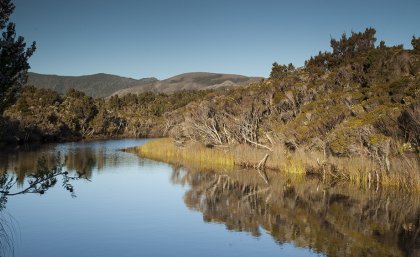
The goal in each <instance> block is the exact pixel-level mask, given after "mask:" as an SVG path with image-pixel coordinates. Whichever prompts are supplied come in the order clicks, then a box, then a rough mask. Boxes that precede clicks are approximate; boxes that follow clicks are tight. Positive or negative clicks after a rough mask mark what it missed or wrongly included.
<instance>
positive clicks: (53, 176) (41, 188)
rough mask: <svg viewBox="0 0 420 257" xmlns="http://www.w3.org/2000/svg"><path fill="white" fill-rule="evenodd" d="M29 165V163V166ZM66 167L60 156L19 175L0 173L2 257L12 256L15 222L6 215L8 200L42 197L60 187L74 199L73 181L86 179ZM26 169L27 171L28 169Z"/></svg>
mask: <svg viewBox="0 0 420 257" xmlns="http://www.w3.org/2000/svg"><path fill="white" fill-rule="evenodd" d="M29 163H30V162H29ZM63 166H64V164H63V163H62V158H61V156H60V154H56V155H55V157H52V156H43V157H40V158H39V159H37V161H36V165H35V167H32V166H31V165H27V163H26V162H25V163H23V164H22V166H21V167H25V170H23V169H20V170H19V172H17V173H7V172H2V173H0V256H5V255H7V254H9V253H11V254H12V255H13V251H14V241H15V240H14V237H15V227H14V222H13V218H12V217H11V216H10V214H8V213H5V212H4V209H6V204H7V202H8V199H9V198H10V197H13V196H17V195H24V194H40V195H43V194H44V193H45V192H46V191H48V190H49V189H50V188H52V187H54V186H55V185H57V184H61V186H62V187H63V188H64V189H65V190H67V191H69V192H70V194H71V195H72V197H74V196H75V193H74V188H73V184H72V181H74V180H78V179H82V178H85V177H84V176H83V174H80V173H69V172H68V171H65V170H63ZM26 168H27V169H26Z"/></svg>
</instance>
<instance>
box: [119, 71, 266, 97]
mask: <svg viewBox="0 0 420 257" xmlns="http://www.w3.org/2000/svg"><path fill="white" fill-rule="evenodd" d="M261 79H262V78H260V77H246V76H241V75H235V74H220V73H208V72H191V73H184V74H180V75H177V76H174V77H171V78H168V79H165V80H161V81H156V82H155V83H153V84H149V85H147V86H142V85H139V86H135V87H131V88H126V89H122V90H119V91H117V92H115V93H114V95H119V96H122V95H126V94H129V93H132V94H139V93H143V92H156V93H174V92H177V91H181V90H205V89H217V88H228V87H235V86H241V85H248V84H251V83H254V82H258V81H260V80H261Z"/></svg>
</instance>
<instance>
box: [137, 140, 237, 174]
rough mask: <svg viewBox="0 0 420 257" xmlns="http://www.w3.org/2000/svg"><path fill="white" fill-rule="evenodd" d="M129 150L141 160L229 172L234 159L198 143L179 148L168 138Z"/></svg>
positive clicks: (224, 152) (218, 150)
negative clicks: (146, 159)
mask: <svg viewBox="0 0 420 257" xmlns="http://www.w3.org/2000/svg"><path fill="white" fill-rule="evenodd" d="M130 150H131V151H134V152H136V153H137V154H138V155H139V156H140V157H143V158H148V159H152V160H156V161H163V162H167V163H170V164H174V165H184V166H185V165H188V166H189V167H192V168H197V169H206V170H207V169H209V170H210V169H211V170H222V171H230V170H233V169H234V166H235V165H234V157H233V155H232V153H231V152H230V151H228V150H223V149H210V148H207V147H204V146H201V145H200V144H198V143H196V144H194V143H193V144H188V145H186V146H184V147H179V146H176V145H175V144H174V142H173V141H172V140H171V139H169V138H162V139H155V140H151V141H149V142H147V143H146V144H144V145H142V146H139V147H136V148H134V149H130Z"/></svg>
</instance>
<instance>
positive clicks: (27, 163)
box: [0, 141, 133, 183]
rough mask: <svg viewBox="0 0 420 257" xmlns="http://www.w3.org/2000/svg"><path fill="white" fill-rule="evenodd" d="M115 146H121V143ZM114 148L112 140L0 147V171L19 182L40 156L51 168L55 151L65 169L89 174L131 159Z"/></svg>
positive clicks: (34, 166)
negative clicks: (11, 175) (9, 174)
mask: <svg viewBox="0 0 420 257" xmlns="http://www.w3.org/2000/svg"><path fill="white" fill-rule="evenodd" d="M118 146H120V147H121V145H118ZM115 147H117V146H115ZM115 150H116V149H113V147H112V144H110V143H109V142H108V143H106V142H105V141H104V142H101V141H96V142H90V143H67V144H59V145H57V144H52V145H43V146H26V147H23V148H21V149H8V150H7V151H6V150H3V151H0V171H5V172H13V173H15V174H16V176H17V177H18V181H19V183H23V181H24V179H25V176H26V175H27V174H28V172H29V173H30V172H32V171H34V170H35V169H36V168H37V165H38V160H39V159H40V158H43V159H45V165H46V166H47V167H48V168H53V167H54V165H55V163H56V155H57V153H61V162H62V163H63V166H64V168H65V169H66V170H68V171H74V172H77V173H80V174H83V175H84V176H85V177H86V178H91V176H92V172H93V171H94V170H97V171H101V170H103V169H104V168H105V167H116V166H118V165H120V164H127V162H129V161H133V158H127V157H126V155H122V154H119V152H118V151H115Z"/></svg>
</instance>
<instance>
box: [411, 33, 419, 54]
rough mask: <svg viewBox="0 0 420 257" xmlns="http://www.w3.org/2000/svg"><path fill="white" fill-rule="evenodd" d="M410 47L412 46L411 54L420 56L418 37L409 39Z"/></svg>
mask: <svg viewBox="0 0 420 257" xmlns="http://www.w3.org/2000/svg"><path fill="white" fill-rule="evenodd" d="M411 45H412V46H413V52H414V53H416V54H420V37H417V38H416V37H415V36H413V38H412V39H411Z"/></svg>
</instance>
